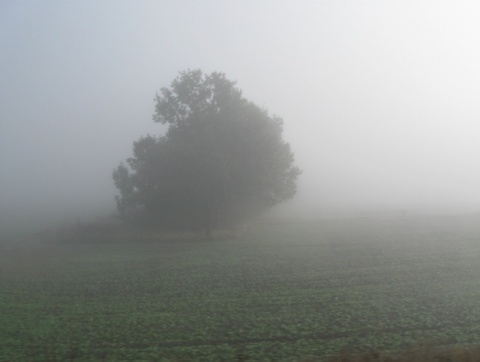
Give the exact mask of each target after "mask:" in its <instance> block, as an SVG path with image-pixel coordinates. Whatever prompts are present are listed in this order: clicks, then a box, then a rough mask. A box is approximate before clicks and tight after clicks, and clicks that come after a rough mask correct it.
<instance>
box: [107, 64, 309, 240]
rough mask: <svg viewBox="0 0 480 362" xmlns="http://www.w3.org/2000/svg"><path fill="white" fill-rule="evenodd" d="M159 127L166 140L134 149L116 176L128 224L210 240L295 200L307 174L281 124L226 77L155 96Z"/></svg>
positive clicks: (196, 79) (150, 140) (195, 76)
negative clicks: (201, 235)
mask: <svg viewBox="0 0 480 362" xmlns="http://www.w3.org/2000/svg"><path fill="white" fill-rule="evenodd" d="M153 120H154V121H155V122H160V123H162V124H164V125H167V126H168V130H167V132H166V134H165V135H164V136H161V137H153V136H147V137H143V138H141V139H140V140H138V141H137V142H135V143H134V146H133V157H132V158H129V159H128V160H127V164H128V166H125V165H124V164H121V165H120V166H118V168H117V169H115V170H114V172H113V179H114V182H115V186H116V187H117V188H118V190H119V191H120V195H119V196H117V197H116V201H117V207H118V211H119V213H120V214H121V215H122V216H123V217H124V218H125V219H127V220H137V221H143V222H149V223H154V224H156V225H157V226H159V227H161V228H163V229H170V230H204V231H205V232H206V233H207V234H210V233H211V232H212V230H214V229H217V228H223V227H229V226H233V225H235V224H237V223H238V222H241V221H244V220H245V219H246V218H248V217H251V216H253V215H255V214H257V213H258V212H261V211H263V210H266V209H268V208H270V207H272V206H274V205H276V204H278V203H280V202H282V201H285V200H288V199H290V198H292V197H293V196H294V195H295V192H296V179H297V177H298V176H299V174H300V171H299V169H298V168H297V167H296V166H295V165H294V156H293V153H292V151H291V149H290V146H289V144H288V143H286V142H285V141H284V140H283V138H282V133H283V121H282V119H281V118H279V117H276V116H270V115H269V114H268V112H267V111H266V110H265V109H262V108H260V107H258V106H257V105H255V104H254V103H252V102H250V101H248V100H246V99H245V98H244V97H243V96H242V92H241V90H239V89H238V88H237V87H236V85H235V82H232V81H230V80H228V79H227V78H226V77H225V75H224V74H223V73H216V72H214V73H211V74H204V73H202V71H200V70H187V71H184V72H180V74H179V76H178V77H177V78H176V79H175V80H173V82H172V83H171V85H170V87H168V88H162V89H161V91H160V94H157V95H156V107H155V114H154V115H153Z"/></svg>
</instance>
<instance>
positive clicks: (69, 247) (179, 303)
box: [0, 216, 480, 361]
mask: <svg viewBox="0 0 480 362" xmlns="http://www.w3.org/2000/svg"><path fill="white" fill-rule="evenodd" d="M479 221H480V217H479V216H476V217H475V216H469V217H437V218H433V217H422V218H417V219H408V218H403V219H395V220H379V219H378V220H373V219H370V220H369V219H365V220H362V219H357V220H330V221H320V222H315V223H313V222H311V223H306V222H305V223H301V222H297V223H269V224H267V223H265V224H256V225H254V226H252V227H251V228H250V230H249V231H247V232H245V233H244V234H243V235H241V236H238V237H231V238H227V237H223V238H222V237H219V238H218V239H216V240H213V241H205V240H193V239H192V238H186V239H185V240H182V239H178V238H177V239H176V240H171V241H169V240H162V241H161V242H155V240H154V239H155V236H154V235H144V234H142V235H141V234H134V233H129V234H122V235H120V234H119V233H115V232H113V233H110V234H108V235H103V236H98V235H97V236H96V237H95V238H91V235H90V236H88V235H87V234H86V235H84V236H81V237H80V238H78V237H77V240H76V241H77V243H75V244H72V243H67V242H66V241H65V242H63V241H64V240H57V242H56V243H54V244H42V243H40V244H34V245H24V244H22V245H19V246H12V245H10V246H8V247H7V246H4V247H3V248H0V252H1V255H0V361H71V360H75V361H92V360H93V361H95V360H99V361H102V360H106V361H142V360H144V361H191V360H195V361H207V360H208V361H216V360H218V361H227V360H255V361H256V360H272V361H280V360H284V361H296V360H322V359H324V358H327V357H328V356H330V355H331V354H334V353H338V352H340V351H342V350H354V351H366V350H370V349H376V350H380V351H386V350H387V351H388V350H399V349H404V348H408V347H409V346H411V345H414V344H415V343H418V342H419V341H423V340H429V341H432V342H433V343H434V344H435V345H436V346H449V345H473V344H480V222H479ZM82 237H83V238H84V240H79V239H81V238H82ZM93 239H94V240H93ZM92 240H93V241H92Z"/></svg>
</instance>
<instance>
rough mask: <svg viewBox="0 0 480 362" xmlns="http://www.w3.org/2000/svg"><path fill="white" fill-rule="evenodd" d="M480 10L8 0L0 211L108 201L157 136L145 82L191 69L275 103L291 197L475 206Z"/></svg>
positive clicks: (38, 212) (51, 211)
mask: <svg viewBox="0 0 480 362" xmlns="http://www.w3.org/2000/svg"><path fill="white" fill-rule="evenodd" d="M479 19H480V3H478V2H476V1H472V2H461V1H451V2H441V1H431V2H421V1H411V2H410V1H355V2H353V1H338V0H335V1H317V0H316V1H293V0H292V1H278V0H271V1H261V0H260V1H259V0H254V1H245V0H242V1H228V0H223V1H207V0H205V1H201V0H191V1H178V0H175V1H174V0H171V1H158V0H157V1H142V0H140V1H139V0H135V1H133V0H132V1H122V0H115V1H113V0H112V1H101V0H100V1H99V0H95V1H86V0H82V1H40V0H36V1H8V0H7V1H2V2H1V3H0V59H1V60H0V218H2V219H1V220H0V225H2V222H3V224H5V223H10V222H13V220H17V219H18V218H20V219H21V218H25V217H27V216H28V217H29V218H32V217H33V218H37V217H38V219H42V220H43V219H48V218H49V217H52V218H53V217H58V216H61V217H62V218H64V219H65V220H66V219H68V218H69V217H75V216H77V215H81V214H82V215H84V214H85V213H86V212H92V213H93V212H108V211H109V210H113V209H114V201H113V196H114V194H115V190H114V187H113V183H112V180H111V172H112V170H113V168H114V167H116V166H117V165H118V163H119V162H120V161H122V160H124V159H125V158H127V157H129V156H130V154H131V147H132V142H133V141H134V140H137V139H138V138H139V137H140V136H141V135H146V134H147V133H150V134H158V133H161V132H162V128H161V126H160V125H158V124H155V123H153V121H152V120H151V116H152V114H153V111H154V101H153V98H154V96H155V92H156V91H158V90H159V89H160V88H161V87H163V86H167V85H169V83H170V82H171V80H173V79H174V78H175V77H176V75H177V73H178V71H181V70H185V69H187V68H201V69H202V70H204V71H206V72H211V71H222V72H225V73H226V75H227V77H229V78H230V79H234V80H237V82H238V86H239V87H240V88H241V89H243V92H244V95H245V96H246V97H247V98H248V99H250V100H252V101H254V102H255V103H257V104H259V105H261V106H263V107H265V108H267V109H268V110H269V111H270V112H271V113H275V114H277V115H279V116H281V117H283V119H284V121H285V138H286V139H287V141H289V142H290V143H291V145H292V147H293V150H294V152H295V154H296V159H297V163H298V165H299V166H300V168H302V169H303V174H302V177H301V179H300V182H299V194H298V199H297V200H296V201H294V202H293V205H297V206H298V207H301V206H303V205H307V206H306V208H308V210H318V212H321V211H322V210H326V209H328V208H329V207H332V206H336V205H340V206H342V207H347V208H348V207H351V208H361V207H363V206H366V207H367V206H372V205H373V206H375V205H387V206H388V205H394V206H395V207H397V206H396V205H400V207H403V206H401V205H430V204H431V205H433V204H435V205H438V204H445V205H451V204H469V205H472V206H473V207H477V206H479V205H480V167H479V166H480V161H479V159H480V65H479V64H480V22H479ZM362 205H363V206H362ZM478 209H479V210H480V206H479V207H478Z"/></svg>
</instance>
